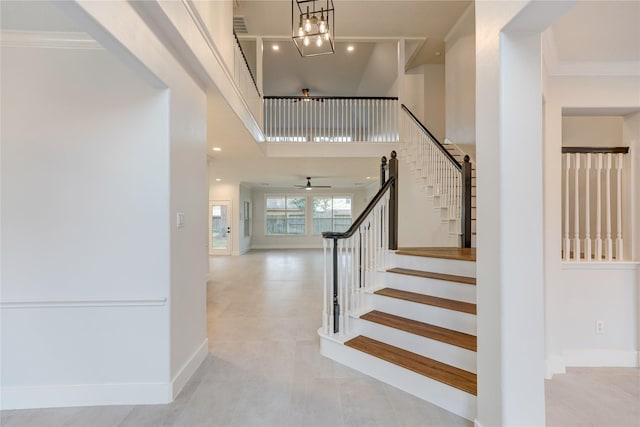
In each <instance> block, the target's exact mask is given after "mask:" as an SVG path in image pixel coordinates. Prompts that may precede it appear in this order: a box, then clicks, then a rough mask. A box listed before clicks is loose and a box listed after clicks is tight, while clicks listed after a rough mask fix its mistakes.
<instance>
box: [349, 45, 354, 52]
mask: <svg viewBox="0 0 640 427" xmlns="http://www.w3.org/2000/svg"><path fill="white" fill-rule="evenodd" d="M354 49H355V47H353V45H349V46H347V51H349V52H353V50H354Z"/></svg>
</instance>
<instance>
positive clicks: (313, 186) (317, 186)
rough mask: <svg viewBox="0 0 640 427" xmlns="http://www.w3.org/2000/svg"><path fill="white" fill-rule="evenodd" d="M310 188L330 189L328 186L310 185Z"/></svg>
mask: <svg viewBox="0 0 640 427" xmlns="http://www.w3.org/2000/svg"><path fill="white" fill-rule="evenodd" d="M311 187H312V188H331V186H330V185H312V186H311Z"/></svg>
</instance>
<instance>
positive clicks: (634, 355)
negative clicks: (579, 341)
mask: <svg viewBox="0 0 640 427" xmlns="http://www.w3.org/2000/svg"><path fill="white" fill-rule="evenodd" d="M567 367H591V368H596V367H623V368H638V367H640V351H628V350H610V349H587V350H565V351H563V352H562V356H558V355H553V356H549V357H548V358H547V359H546V360H545V370H546V372H545V378H546V379H551V377H553V376H554V375H555V374H565V373H566V372H567V369H566V368H567Z"/></svg>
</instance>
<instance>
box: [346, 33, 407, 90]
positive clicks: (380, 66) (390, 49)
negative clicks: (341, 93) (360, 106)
mask: <svg viewBox="0 0 640 427" xmlns="http://www.w3.org/2000/svg"><path fill="white" fill-rule="evenodd" d="M397 49H398V45H397V44H396V43H395V42H379V43H376V44H375V46H374V48H373V51H372V52H371V56H370V57H369V62H368V63H367V67H366V69H365V72H364V74H363V75H362V79H361V80H360V85H359V86H358V90H357V91H356V94H357V96H398V95H397V91H392V88H393V87H394V85H395V84H396V79H397V75H398V73H397V72H396V70H397V62H396V61H390V60H389V58H396V57H397ZM381 75H382V76H388V79H387V81H381V80H380V76H381ZM390 92H393V93H390Z"/></svg>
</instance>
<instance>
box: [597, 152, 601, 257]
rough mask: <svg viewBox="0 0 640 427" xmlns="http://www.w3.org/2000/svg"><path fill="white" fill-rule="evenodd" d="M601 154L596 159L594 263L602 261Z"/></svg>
mask: <svg viewBox="0 0 640 427" xmlns="http://www.w3.org/2000/svg"><path fill="white" fill-rule="evenodd" d="M602 160H603V158H602V153H598V156H597V158H596V261H602V179H601V178H602V165H603V162H602Z"/></svg>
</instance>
